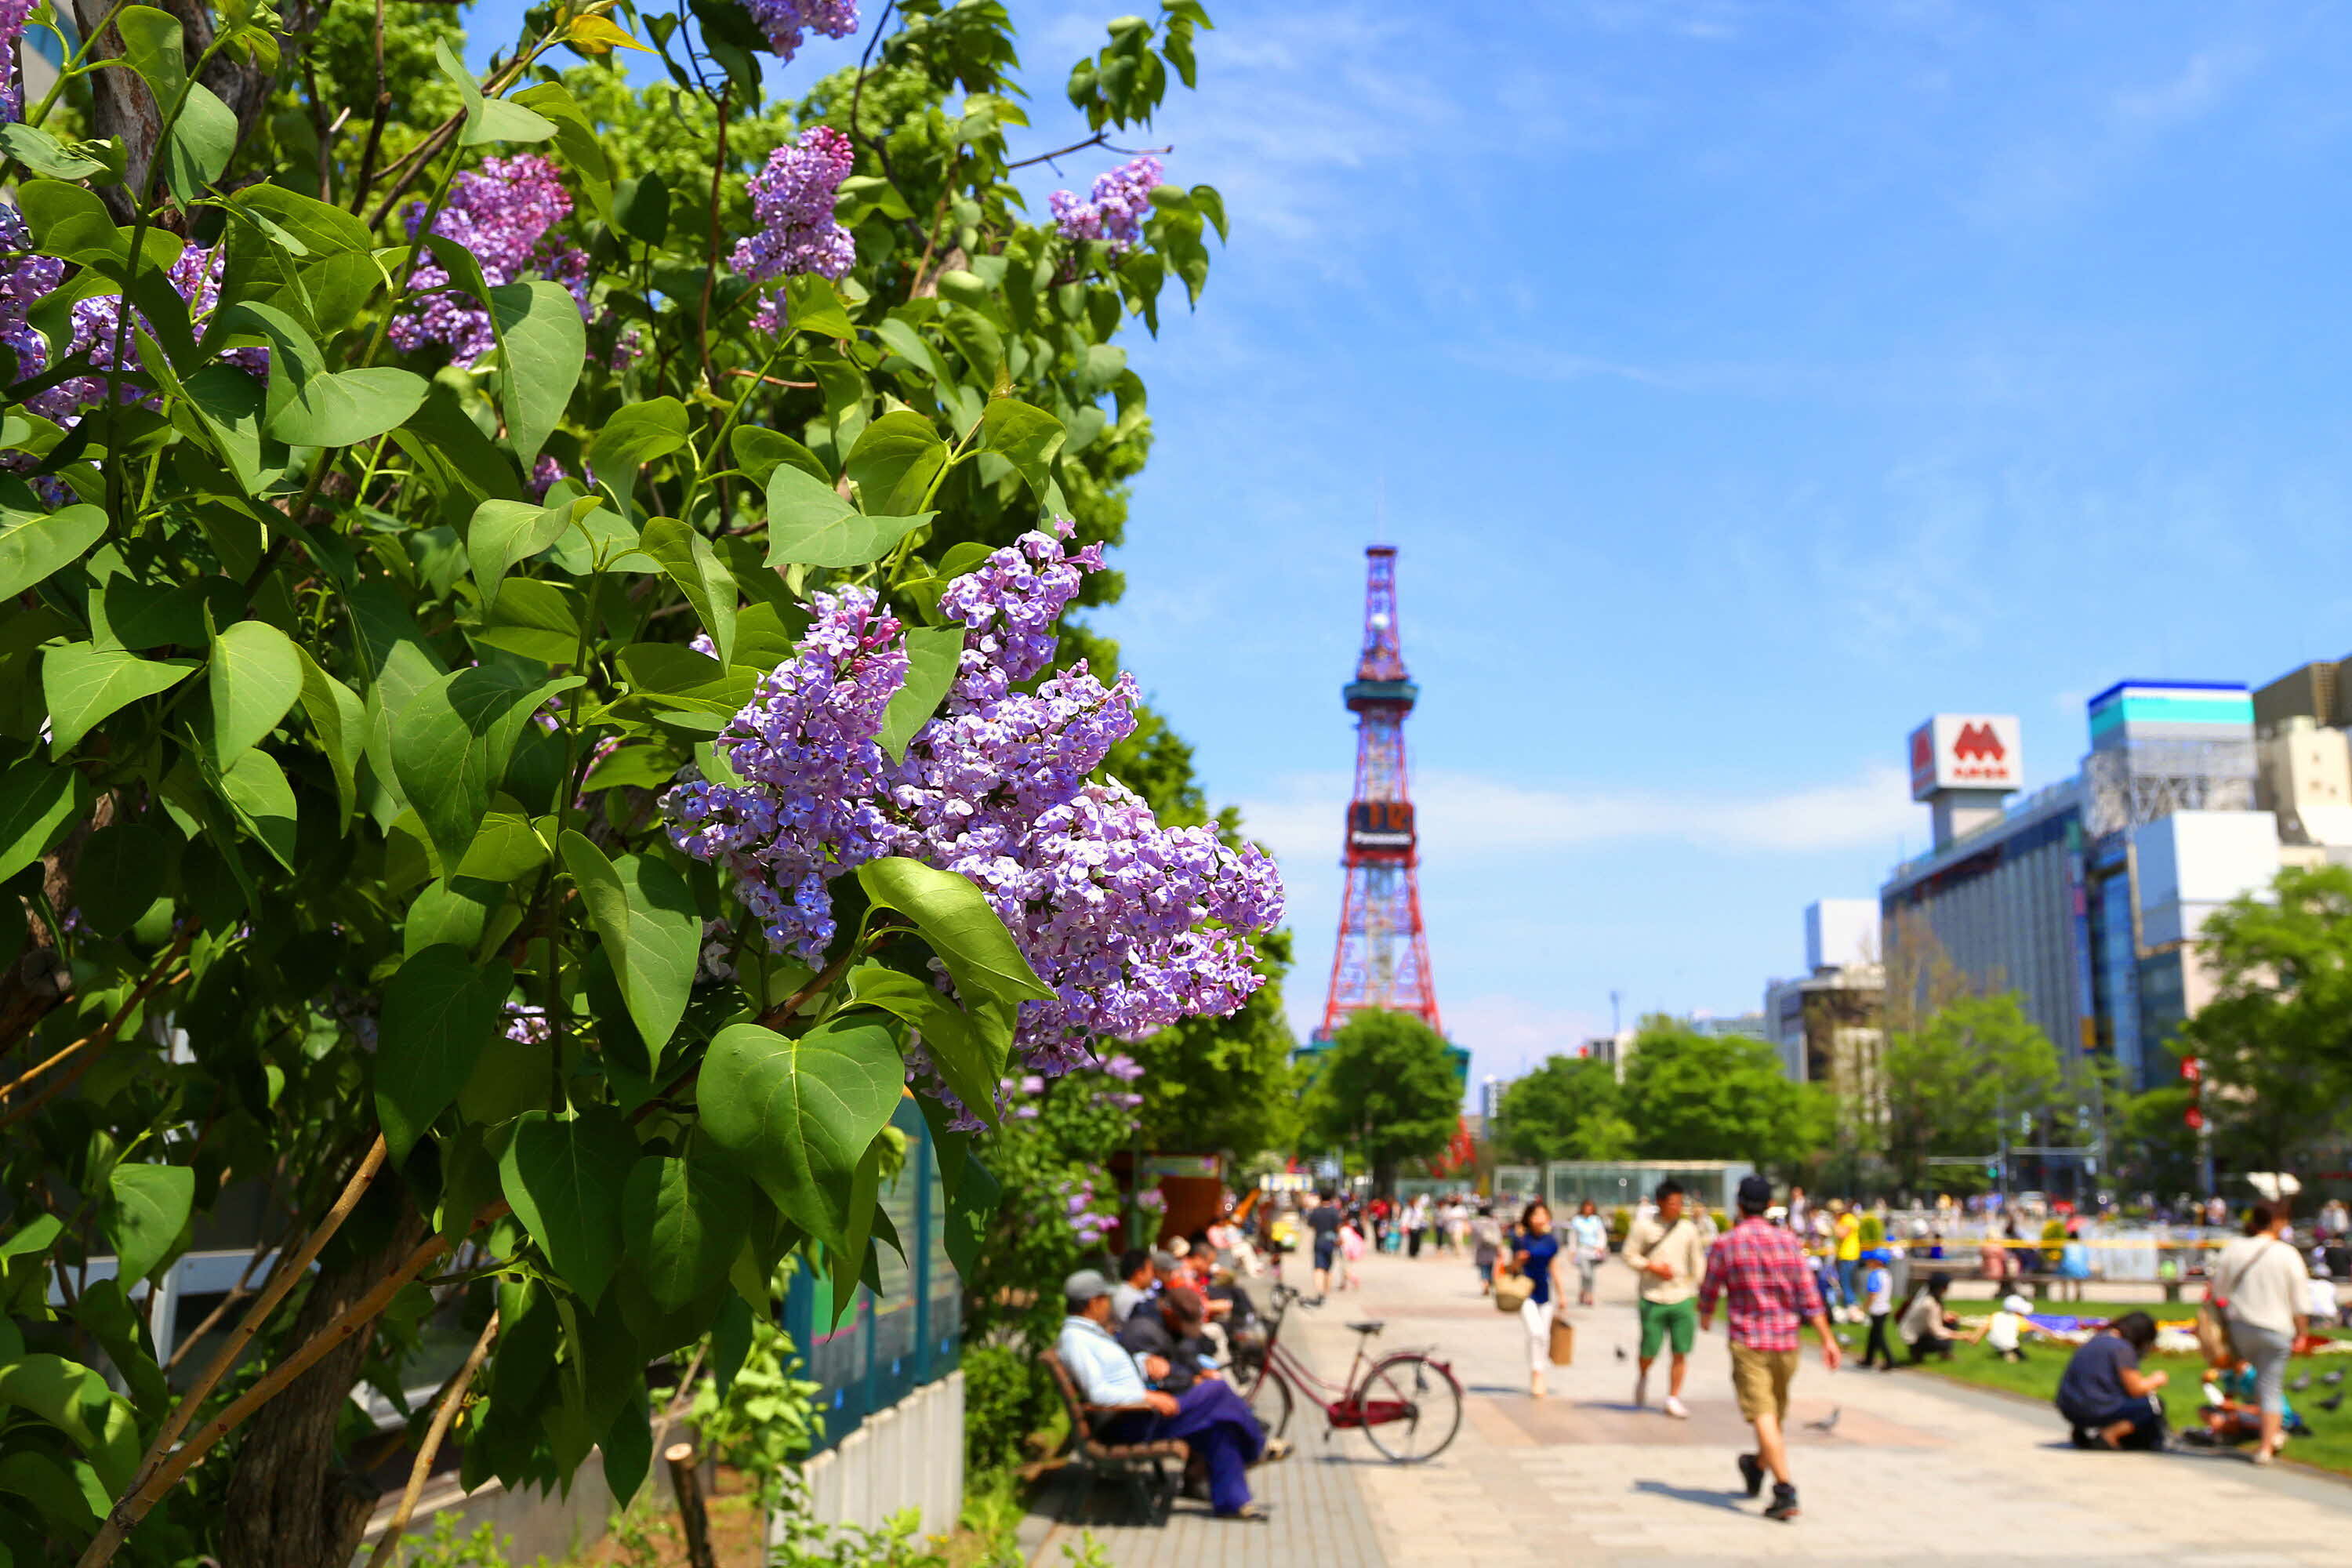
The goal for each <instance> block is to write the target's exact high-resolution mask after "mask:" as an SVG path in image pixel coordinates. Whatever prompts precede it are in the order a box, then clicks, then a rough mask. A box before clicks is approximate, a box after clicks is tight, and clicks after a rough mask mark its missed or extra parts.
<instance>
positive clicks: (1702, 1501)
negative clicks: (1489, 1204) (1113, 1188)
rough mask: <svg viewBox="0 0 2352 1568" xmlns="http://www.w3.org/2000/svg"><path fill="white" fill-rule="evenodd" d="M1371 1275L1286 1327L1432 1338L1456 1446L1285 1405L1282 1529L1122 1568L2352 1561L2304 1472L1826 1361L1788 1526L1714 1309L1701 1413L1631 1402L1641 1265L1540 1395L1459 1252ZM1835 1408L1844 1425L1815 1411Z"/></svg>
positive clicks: (1267, 1479)
mask: <svg viewBox="0 0 2352 1568" xmlns="http://www.w3.org/2000/svg"><path fill="white" fill-rule="evenodd" d="M1294 1272H1296V1270H1295V1269H1294ZM1363 1274H1364V1287H1365V1288H1364V1289H1363V1290H1362V1291H1361V1292H1360V1295H1358V1294H1349V1295H1340V1296H1335V1297H1334V1298H1333V1299H1332V1304H1331V1305H1330V1306H1328V1307H1326V1308H1324V1309H1323V1310H1320V1311H1308V1312H1295V1313H1294V1314H1293V1315H1292V1318H1291V1321H1290V1322H1289V1323H1288V1324H1287V1325H1286V1326H1285V1329H1284V1337H1285V1340H1286V1342H1292V1343H1294V1344H1295V1345H1296V1346H1297V1348H1298V1349H1299V1350H1300V1351H1301V1352H1302V1353H1303V1354H1304V1356H1305V1358H1306V1359H1307V1363H1308V1364H1310V1365H1312V1366H1314V1367H1315V1368H1317V1369H1318V1371H1321V1372H1323V1373H1326V1374H1327V1375H1337V1374H1338V1373H1339V1372H1341V1371H1343V1370H1344V1369H1345V1368H1346V1366H1347V1364H1348V1357H1349V1352H1350V1350H1351V1346H1352V1341H1353V1336H1352V1335H1350V1334H1349V1332H1348V1331H1347V1329H1346V1327H1345V1324H1346V1322H1347V1321H1349V1320H1353V1319H1357V1318H1366V1317H1376V1318H1381V1319H1384V1320H1385V1321H1387V1322H1388V1324H1389V1328H1388V1331H1387V1332H1386V1333H1385V1334H1384V1335H1383V1336H1382V1340H1381V1343H1382V1344H1384V1345H1388V1346H1398V1347H1402V1346H1434V1347H1437V1348H1439V1349H1440V1350H1441V1351H1442V1352H1444V1353H1446V1354H1448V1355H1450V1356H1451V1357H1452V1358H1453V1361H1454V1370H1455V1372H1456V1373H1457V1374H1458V1375H1459V1376H1460V1377H1461V1379H1462V1382H1463V1384H1464V1385H1465V1388H1466V1389H1467V1390H1468V1393H1469V1398H1468V1400H1467V1402H1466V1410H1465V1421H1464V1425H1463V1428H1462V1433H1461V1436H1459V1437H1457V1438H1456V1439H1455V1441H1454V1446H1453V1447H1451V1448H1449V1449H1448V1450H1447V1451H1446V1452H1445V1453H1444V1455H1443V1456H1442V1457H1440V1458H1438V1459H1437V1460H1436V1461H1434V1462H1433V1463H1431V1464H1428V1465H1423V1466H1414V1467H1398V1466H1391V1465H1388V1464H1385V1463H1383V1462H1382V1461H1381V1459H1380V1458H1379V1456H1378V1455H1376V1454H1374V1453H1373V1452H1372V1450H1371V1447H1370V1444H1369V1443H1368V1442H1367V1441H1366V1440H1365V1439H1364V1438H1363V1437H1362V1436H1361V1435H1360V1434H1340V1435H1339V1436H1333V1437H1330V1438H1328V1439H1326V1438H1325V1436H1323V1433H1322V1429H1321V1425H1320V1421H1319V1418H1318V1416H1317V1415H1316V1413H1315V1412H1314V1411H1313V1410H1312V1409H1309V1408H1306V1407H1304V1406H1302V1411H1301V1415H1298V1416H1296V1417H1294V1418H1293V1421H1292V1424H1291V1436H1293V1437H1294V1438H1295V1439H1297V1442H1298V1449H1299V1451H1298V1454H1297V1457H1295V1458H1292V1459H1291V1460H1290V1461H1288V1462H1287V1463H1286V1464H1283V1465H1277V1466H1270V1467H1266V1468H1262V1469H1260V1470H1259V1471H1258V1472H1256V1477H1257V1487H1258V1493H1259V1496H1260V1497H1261V1498H1262V1499H1264V1500H1265V1501H1266V1502H1267V1504H1268V1505H1269V1506H1270V1507H1271V1508H1272V1510H1274V1515H1275V1517H1274V1520H1273V1521H1272V1522H1270V1523H1267V1524H1263V1525H1241V1524H1233V1523H1227V1522H1224V1521H1217V1520H1213V1519H1210V1518H1208V1517H1207V1516H1206V1514H1205V1512H1204V1511H1202V1505H1200V1504H1197V1503H1180V1504H1179V1505H1178V1512H1177V1515H1176V1517H1175V1520H1174V1521H1172V1522H1171V1525H1170V1526H1169V1527H1168V1528H1166V1529H1163V1530H1157V1531H1155V1530H1150V1529H1145V1528H1139V1527H1135V1526H1130V1525H1125V1524H1116V1523H1113V1524H1102V1523H1097V1524H1094V1525H1092V1526H1091V1527H1090V1528H1092V1530H1093V1531H1094V1533H1095V1535H1096V1537H1097V1540H1099V1541H1101V1542H1103V1544H1104V1545H1105V1547H1106V1548H1107V1550H1108V1557H1109V1560H1110V1562H1111V1563H1114V1564H1117V1565H1118V1568H1157V1565H1159V1564H1163V1563H1165V1564H1171V1565H1173V1564H1179V1563H1181V1564H1185V1565H1187V1568H1191V1565H1194V1564H1197V1565H1200V1568H1226V1565H1231V1568H1306V1565H1309V1564H1311V1565H1313V1568H1327V1565H1328V1568H1357V1565H1359V1564H1361V1565H1365V1568H1502V1565H1506V1564H1518V1563H1528V1564H1536V1563H1542V1564H1546V1565H1547V1568H1549V1565H1551V1564H1557V1563H1575V1564H1577V1565H1578V1568H1598V1565H1600V1564H1606V1563H1642V1564H1672V1563H1751V1562H1753V1563H1762V1562H1768V1561H1787V1560H1793V1559H1803V1560H1805V1561H1808V1562H1811V1563H1853V1564H1856V1565H1861V1564H1865V1563H1866V1564H1869V1565H1871V1568H1885V1564H1889V1563H1986V1564H1995V1563H1998V1564H2001V1565H2003V1568H2010V1565H2013V1564H2016V1563H2042V1562H2063V1563H2068V1564H2070V1565H2072V1564H2107V1563H2114V1564H2117V1565H2121V1564H2126V1563H2128V1564H2131V1565H2133V1568H2147V1565H2149V1564H2153V1563H2168V1564H2173V1563H2179V1564H2191V1565H2197V1568H2220V1565H2222V1564H2231V1565H2236V1564H2257V1563H2312V1564H2319V1563H2329V1564H2336V1563H2342V1562H2343V1561H2344V1560H2345V1559H2346V1557H2347V1555H2352V1486H2347V1485H2344V1484H2341V1483H2338V1482H2336V1481H2332V1480H2328V1479H2321V1478H2315V1477H2312V1476H2309V1475H2305V1474H2298V1473H2296V1472H2294V1470H2293V1469H2291V1468H2273V1469H2270V1470H2259V1471H2258V1470H2256V1469H2254V1468H2252V1466H2250V1465H2248V1464H2246V1463H2245V1462H2244V1460H2243V1459H2242V1458H2238V1457H2236V1456H2234V1455H2225V1456H2200V1455H2196V1454H2188V1453H2184V1454H2176V1455H2164V1456H2153V1455H2113V1454H2084V1453H2077V1452H2075V1451H2074V1449H2073V1448H2071V1447H2069V1446H2068V1445H2067V1442H2066V1438H2065V1434H2064V1433H2063V1431H2062V1430H2061V1429H2060V1428H2059V1426H2058V1425H2057V1420H2056V1417H2055V1416H2054V1415H2045V1414H2044V1413H2043V1412H2042V1411H2040V1410H2038V1409H2035V1408H2034V1407H2032V1406H2031V1405H2024V1404H2022V1403H2021V1402H2018V1401H2014V1400H2011V1399H2009V1398H2006V1397H2004V1396H2002V1395H1999V1394H1987V1393H1980V1392H1978V1391H1974V1390H1969V1389H1963V1388H1957V1387H1955V1386H1954V1385H1953V1384H1948V1383H1947V1382H1944V1381H1942V1380H1940V1379H1934V1378H1930V1377H1927V1376H1924V1375H1921V1376H1914V1375H1911V1374H1909V1373H1895V1374H1894V1375H1891V1376H1890V1375H1886V1374H1884V1373H1861V1372H1854V1371H1847V1372H1841V1373H1836V1374H1835V1375H1830V1374H1825V1373H1822V1370H1821V1367H1820V1365H1819V1363H1814V1362H1811V1361H1809V1362H1808V1363H1807V1365H1806V1368H1805V1370H1804V1372H1803V1373H1802V1374H1801V1376H1800V1378H1799V1381H1798V1384H1797V1390H1796V1398H1795V1404H1794V1408H1793V1410H1792V1412H1791V1424H1792V1426H1793V1427H1794V1429H1795V1430H1794V1434H1793V1436H1794V1441H1793V1443H1792V1445H1791V1459H1792V1462H1793V1464H1794V1467H1795V1469H1796V1479H1797V1483H1798V1487H1799V1489H1800V1493H1801V1497H1802V1500H1803V1502H1804V1510H1805V1511H1804V1515H1803V1517H1802V1518H1801V1519H1799V1520H1797V1521H1794V1522H1792V1523H1790V1524H1786V1525H1781V1524H1775V1523H1772V1522H1770V1521H1766V1520H1764V1519H1762V1518H1761V1517H1759V1512H1758V1510H1759V1507H1760V1504H1759V1503H1756V1502H1751V1501H1749V1500H1748V1499H1747V1498H1746V1497H1745V1496H1744V1495H1742V1492H1741V1490H1740V1488H1739V1486H1738V1477H1737V1473H1736V1470H1735V1467H1734V1463H1733V1459H1734V1456H1736V1455H1737V1454H1738V1452H1739V1451H1740V1450H1741V1449H1742V1448H1743V1447H1746V1446H1747V1445H1746V1442H1745V1440H1744V1439H1745V1438H1746V1436H1747V1432H1748V1428H1747V1427H1746V1426H1745V1425H1744V1424H1742V1423H1741V1422H1740V1420H1739V1417H1738V1409H1737V1407H1736V1406H1735V1405H1734V1404H1733V1402H1732V1397H1731V1388H1730V1373H1729V1356H1728V1354H1727V1352H1726V1350H1725V1348H1724V1343H1723V1340H1722V1336H1721V1333H1720V1329H1719V1326H1718V1331H1717V1333H1716V1334H1715V1335H1712V1336H1702V1338H1701V1340H1700V1342H1699V1348H1698V1351H1697V1353H1696V1355H1695V1356H1694V1357H1693V1358H1692V1367H1691V1374H1690V1382H1689V1384H1688V1386H1687V1387H1686V1388H1685V1401H1686V1402H1687V1403H1688V1404H1689V1405H1690V1407H1691V1413H1692V1418H1691V1419H1690V1420H1688V1421H1675V1420H1670V1419H1668V1418H1667V1417H1665V1416H1664V1415H1661V1414H1659V1413H1658V1412H1657V1411H1656V1410H1655V1408H1652V1409H1651V1410H1648V1411H1636V1410H1634V1409H1633V1408H1632V1406H1631V1403H1630V1402H1631V1397H1632V1394H1633V1363H1632V1362H1631V1360H1620V1359H1619V1352H1621V1351H1622V1352H1623V1353H1624V1354H1625V1355H1626V1356H1628V1357H1630V1356H1631V1354H1632V1352H1633V1349H1634V1338H1635V1336H1634V1331H1633V1307H1632V1298H1633V1276H1632V1274H1631V1273H1630V1272H1629V1271H1628V1270H1626V1269H1625V1268H1624V1267H1623V1266H1622V1265H1620V1264H1615V1263H1612V1264H1611V1265H1610V1266H1609V1267H1608V1268H1606V1269H1604V1271H1603V1273H1602V1276H1601V1279H1602V1282H1603V1288H1602V1301H1601V1305H1600V1306H1598V1307H1596V1308H1593V1309H1591V1310H1577V1311H1575V1312H1574V1313H1573V1314H1572V1317H1573V1321H1575V1322H1576V1324H1577V1327H1578V1342H1577V1362H1576V1364H1575V1365H1574V1366H1572V1367H1555V1368H1553V1369H1552V1375H1551V1385H1552V1396H1551V1397H1550V1398H1549V1399H1548V1400H1545V1401H1543V1402H1541V1403H1538V1402H1536V1401H1532V1400H1530V1399H1528V1396H1527V1394H1526V1386H1527V1377H1526V1361H1525V1354H1524V1352H1523V1350H1522V1348H1521V1347H1522V1345H1523V1343H1524V1341H1523V1339H1522V1337H1521V1335H1520V1333H1519V1330H1518V1325H1517V1321H1515V1320H1512V1319H1507V1318H1505V1317H1503V1316H1502V1315H1501V1314H1499V1313H1497V1312H1496V1311H1495V1310H1494V1309H1493V1308H1492V1307H1490V1306H1488V1305H1486V1303H1485V1301H1484V1300H1481V1299H1480V1297H1479V1295H1478V1293H1477V1282H1476V1280H1475V1279H1474V1278H1473V1276H1472V1274H1471V1271H1470V1268H1469V1265H1468V1264H1467V1263H1466V1262H1457V1261H1455V1260H1453V1259H1440V1260H1435V1261H1433V1260H1430V1259H1426V1258H1425V1259H1423V1260H1422V1261H1420V1262H1418V1263H1414V1262H1407V1261H1404V1260H1402V1259H1397V1258H1376V1259H1373V1260H1370V1262H1369V1263H1368V1264H1367V1265H1366V1266H1365V1268H1364V1270H1363ZM1294 1332H1296V1334H1297V1338H1296V1340H1295V1341H1294V1340H1293V1338H1292V1336H1293V1334H1294ZM1856 1338H1857V1340H1858V1338H1859V1335H1858V1333H1857V1335H1856ZM1664 1373H1665V1367H1664V1362H1663V1361H1662V1362H1661V1363H1660V1364H1659V1366H1658V1368H1657V1369H1656V1372H1655V1373H1654V1378H1653V1387H1652V1395H1651V1397H1652V1401H1653V1405H1654V1403H1655V1401H1656V1400H1657V1399H1658V1398H1660V1397H1661V1396H1662V1395H1663V1394H1664ZM1832 1412H1835V1413H1836V1415H1837V1421H1836V1424H1835V1426H1834V1429H1833V1430H1832V1431H1831V1432H1829V1433H1822V1432H1820V1431H1817V1430H1813V1429H1811V1428H1810V1427H1809V1426H1807V1425H1806V1423H1809V1422H1813V1421H1819V1420H1822V1419H1824V1418H1826V1417H1828V1416H1829V1415H1831V1414H1832ZM1110 1501H1111V1499H1110V1498H1109V1497H1108V1494H1106V1496H1105V1498H1104V1502H1105V1503H1106V1504H1108V1503H1109V1502H1110ZM1106 1511H1107V1512H1108V1510H1106ZM1075 1540H1076V1531H1073V1530H1070V1529H1068V1528H1066V1527H1065V1528H1063V1529H1060V1530H1057V1531H1055V1532H1054V1533H1053V1534H1052V1535H1050V1536H1049V1537H1048V1538H1047V1541H1046V1543H1045V1549H1044V1551H1043V1552H1041V1553H1040V1554H1039V1555H1038V1556H1037V1558H1036V1559H1035V1561H1036V1563H1038V1564H1040V1565H1054V1568H1059V1565H1060V1564H1061V1563H1063V1562H1064V1560H1065V1559H1064V1552H1063V1545H1064V1543H1065V1542H1073V1541H1075Z"/></svg>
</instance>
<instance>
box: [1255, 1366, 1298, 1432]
mask: <svg viewBox="0 0 2352 1568" xmlns="http://www.w3.org/2000/svg"><path fill="white" fill-rule="evenodd" d="M1291 1403H1292V1401H1291V1394H1290V1384H1287V1383H1285V1382H1284V1381H1283V1380H1282V1379H1281V1378H1279V1377H1277V1376H1276V1375H1275V1371H1274V1368H1273V1367H1271V1366H1267V1365H1263V1364H1262V1365H1260V1366H1259V1368H1258V1373H1257V1382H1256V1384H1255V1385H1254V1386H1252V1387H1251V1389H1250V1391H1249V1407H1250V1414H1251V1415H1255V1416H1256V1417H1257V1423H1258V1425H1259V1426H1263V1427H1265V1435H1266V1436H1269V1437H1279V1436H1282V1434H1283V1430H1284V1428H1286V1427H1287V1426H1289V1425H1290V1406H1291Z"/></svg>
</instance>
